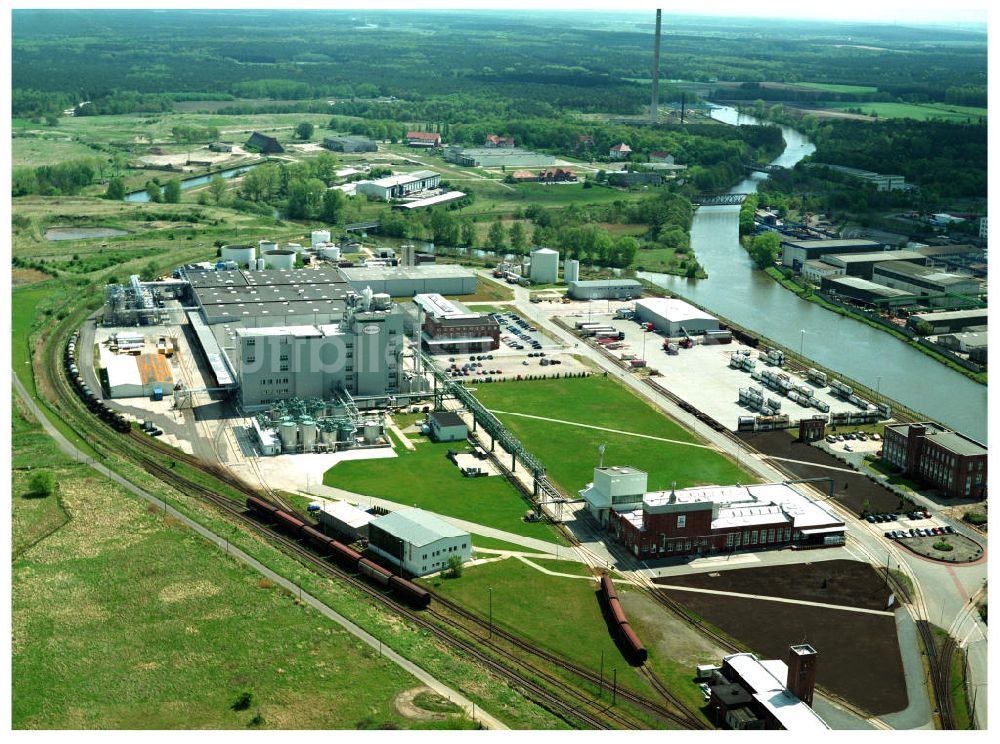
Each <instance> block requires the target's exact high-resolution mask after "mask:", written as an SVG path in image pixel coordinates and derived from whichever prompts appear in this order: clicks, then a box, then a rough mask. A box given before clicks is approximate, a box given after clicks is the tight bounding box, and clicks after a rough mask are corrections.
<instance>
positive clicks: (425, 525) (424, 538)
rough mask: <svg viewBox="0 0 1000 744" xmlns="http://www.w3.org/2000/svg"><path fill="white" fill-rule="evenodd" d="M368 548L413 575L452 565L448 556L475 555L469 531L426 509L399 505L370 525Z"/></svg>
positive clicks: (466, 557) (466, 556) (464, 559)
mask: <svg viewBox="0 0 1000 744" xmlns="http://www.w3.org/2000/svg"><path fill="white" fill-rule="evenodd" d="M368 548H369V549H370V550H372V551H373V552H374V553H377V554H378V555H380V556H382V557H383V558H386V559H388V560H390V561H392V562H393V563H394V564H395V565H397V566H400V567H401V568H402V570H403V571H405V572H406V573H408V574H412V575H413V576H426V575H427V574H431V573H436V572H437V571H441V570H443V569H447V568H448V559H449V558H450V557H451V556H453V555H454V556H458V557H459V558H460V559H461V561H462V562H463V563H465V562H466V561H468V560H470V559H471V558H472V539H471V538H470V536H469V533H468V532H465V531H464V530H460V529H459V528H457V527H454V526H452V525H451V524H449V523H448V522H445V521H444V520H443V519H441V518H440V517H438V516H436V515H434V514H431V513H430V512H426V511H423V510H422V509H413V508H408V509H399V510H398V511H394V512H392V513H390V514H386V515H385V516H381V517H378V518H377V519H375V520H373V521H372V522H371V523H370V524H369V525H368Z"/></svg>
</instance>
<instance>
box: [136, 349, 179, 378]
mask: <svg viewBox="0 0 1000 744" xmlns="http://www.w3.org/2000/svg"><path fill="white" fill-rule="evenodd" d="M134 359H135V362H136V365H137V366H138V368H139V377H140V378H141V379H142V384H143V385H149V384H151V383H154V382H164V383H166V382H173V381H174V376H173V375H172V374H171V373H170V363H169V362H168V361H167V358H166V357H165V356H164V355H163V354H140V355H139V356H137V357H134Z"/></svg>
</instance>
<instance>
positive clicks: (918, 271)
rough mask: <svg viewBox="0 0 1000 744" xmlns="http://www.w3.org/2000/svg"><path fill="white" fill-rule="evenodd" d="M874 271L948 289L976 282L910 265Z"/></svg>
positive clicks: (970, 278) (885, 267)
mask: <svg viewBox="0 0 1000 744" xmlns="http://www.w3.org/2000/svg"><path fill="white" fill-rule="evenodd" d="M875 271H876V273H878V274H883V275H884V274H895V275H896V276H901V277H904V278H912V279H920V280H922V281H926V282H934V283H935V284H938V285H939V286H942V287H948V286H952V285H955V284H967V283H969V282H975V281H977V280H976V279H975V278H974V277H971V276H962V275H961V274H953V273H951V272H949V271H941V270H940V269H933V268H928V267H926V266H919V265H917V264H912V263H893V264H891V265H882V266H876V267H875Z"/></svg>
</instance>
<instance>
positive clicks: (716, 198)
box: [691, 194, 749, 207]
mask: <svg viewBox="0 0 1000 744" xmlns="http://www.w3.org/2000/svg"><path fill="white" fill-rule="evenodd" d="M747 196H749V194H698V195H697V196H695V197H694V198H693V199H691V203H692V204H694V205H695V206H698V207H718V206H730V205H733V206H737V205H740V204H742V203H743V202H744V201H745V200H746V198H747Z"/></svg>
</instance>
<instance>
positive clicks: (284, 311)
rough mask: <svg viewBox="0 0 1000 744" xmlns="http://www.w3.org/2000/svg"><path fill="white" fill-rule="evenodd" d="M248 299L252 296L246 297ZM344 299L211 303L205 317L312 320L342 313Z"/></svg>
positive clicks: (216, 320)
mask: <svg viewBox="0 0 1000 744" xmlns="http://www.w3.org/2000/svg"><path fill="white" fill-rule="evenodd" d="M245 299H247V300H249V299H251V298H245ZM345 307H346V305H345V303H344V301H343V300H302V301H287V302H250V301H247V302H230V303H211V304H207V305H203V306H202V312H203V313H204V315H205V319H206V320H209V321H212V322H219V320H220V319H228V320H229V321H230V322H232V323H240V322H242V321H250V319H253V320H254V322H260V321H261V320H263V319H266V318H275V317H283V316H289V315H294V316H302V320H303V321H306V320H310V317H309V316H316V315H323V316H327V315H340V314H343V312H344V310H345Z"/></svg>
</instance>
